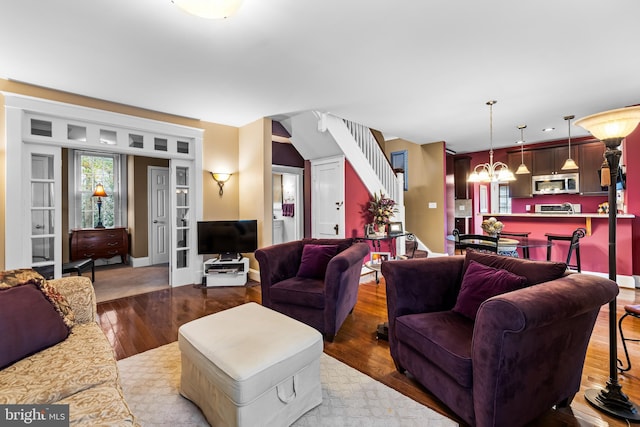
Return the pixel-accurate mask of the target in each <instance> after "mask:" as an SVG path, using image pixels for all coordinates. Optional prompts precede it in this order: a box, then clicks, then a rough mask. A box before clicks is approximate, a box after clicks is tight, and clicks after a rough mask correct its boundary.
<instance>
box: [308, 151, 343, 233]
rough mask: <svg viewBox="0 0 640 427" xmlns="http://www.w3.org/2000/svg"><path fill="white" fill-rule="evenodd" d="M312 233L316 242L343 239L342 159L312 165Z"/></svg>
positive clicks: (320, 161) (331, 159) (316, 162)
mask: <svg viewBox="0 0 640 427" xmlns="http://www.w3.org/2000/svg"><path fill="white" fill-rule="evenodd" d="M311 183H312V186H311V209H312V214H311V215H312V224H313V225H312V227H313V228H312V230H311V234H312V236H313V237H316V238H334V239H335V238H344V236H345V232H344V226H345V225H344V224H345V218H344V158H343V157H339V158H336V157H333V158H329V159H322V160H316V161H312V163H311Z"/></svg>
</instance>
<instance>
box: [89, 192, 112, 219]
mask: <svg viewBox="0 0 640 427" xmlns="http://www.w3.org/2000/svg"><path fill="white" fill-rule="evenodd" d="M91 197H97V198H98V223H97V224H96V227H95V228H104V225H103V224H102V197H108V196H107V192H106V191H104V187H103V186H102V184H98V185H96V189H95V190H94V191H93V194H92V195H91Z"/></svg>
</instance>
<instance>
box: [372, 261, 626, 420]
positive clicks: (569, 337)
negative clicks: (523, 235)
mask: <svg viewBox="0 0 640 427" xmlns="http://www.w3.org/2000/svg"><path fill="white" fill-rule="evenodd" d="M471 260H473V261H476V262H477V263H480V264H483V265H484V266H491V267H494V268H498V269H501V270H508V271H510V272H512V273H515V274H517V275H519V276H523V277H525V278H526V281H524V282H523V285H524V287H522V288H520V289H518V290H514V291H511V292H507V293H503V294H500V295H497V296H493V297H491V298H489V299H488V300H486V301H484V302H483V303H481V304H480V306H479V309H478V311H477V314H476V317H475V321H474V320H472V319H471V318H469V317H465V316H463V315H461V314H459V313H458V312H456V311H454V310H453V309H454V307H457V305H456V300H457V299H458V294H459V291H460V288H461V283H462V281H463V276H464V273H465V271H466V269H467V268H468V266H470V265H472V263H471ZM474 266H475V264H474ZM482 268H484V267H482ZM565 269H566V265H565V264H563V263H549V262H546V261H529V260H523V259H517V258H509V257H503V256H499V255H490V254H481V253H477V252H467V254H466V256H463V255H460V256H451V257H442V258H427V259H411V260H406V261H390V262H385V263H383V264H382V274H383V276H384V278H385V281H386V287H387V306H388V312H389V346H390V350H391V356H392V358H393V360H394V362H395V364H396V367H397V369H398V371H400V372H401V373H402V372H405V370H406V371H408V372H410V373H411V374H412V375H413V376H414V377H415V379H416V380H417V381H418V382H420V383H421V384H422V385H424V386H425V387H426V388H427V389H428V390H429V391H431V392H432V393H433V394H434V395H435V396H436V397H437V398H438V399H440V400H441V401H442V402H443V403H444V404H446V405H447V406H448V407H449V408H450V409H451V410H452V411H453V412H455V413H456V414H457V415H458V416H459V417H460V418H461V419H463V420H464V421H465V422H467V423H469V424H470V425H473V426H481V427H486V426H491V427H496V426H509V427H513V426H521V425H525V424H526V423H528V422H530V421H532V420H534V419H536V418H538V417H539V416H540V415H541V414H543V413H544V412H545V411H547V410H549V409H551V408H552V407H553V406H554V405H559V406H566V405H568V404H570V403H571V400H572V399H573V396H574V395H575V394H576V392H577V391H578V390H579V388H580V380H581V375H582V367H583V364H584V360H585V355H586V350H587V345H588V342H589V339H590V336H591V332H592V331H593V326H594V324H595V320H596V317H597V315H598V311H599V310H600V307H601V306H602V305H603V304H606V303H608V302H610V301H611V300H612V299H613V298H615V296H616V295H617V293H618V287H617V285H616V283H614V282H612V281H610V280H608V279H605V278H601V277H597V276H593V275H586V274H567V273H566V272H565ZM486 282H491V279H489V280H486Z"/></svg>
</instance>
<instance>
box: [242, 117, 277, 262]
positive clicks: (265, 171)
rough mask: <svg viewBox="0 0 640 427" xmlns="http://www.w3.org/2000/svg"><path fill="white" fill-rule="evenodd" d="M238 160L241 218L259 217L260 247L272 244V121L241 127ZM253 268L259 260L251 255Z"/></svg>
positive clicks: (261, 120)
mask: <svg viewBox="0 0 640 427" xmlns="http://www.w3.org/2000/svg"><path fill="white" fill-rule="evenodd" d="M238 141H239V143H238V149H239V151H240V153H242V156H240V159H239V162H238V169H239V186H240V194H241V197H240V200H239V201H240V203H239V210H240V211H239V219H257V220H258V247H264V246H268V245H270V244H271V241H272V230H271V227H272V223H273V221H272V215H273V207H272V203H271V199H272V187H271V157H272V152H271V120H270V119H260V120H257V121H255V122H253V123H250V124H248V125H246V126H243V127H241V128H240V133H239V137H238ZM250 259H251V261H250V265H251V268H253V269H255V270H257V269H258V263H257V262H256V260H255V259H254V258H253V256H251V257H250Z"/></svg>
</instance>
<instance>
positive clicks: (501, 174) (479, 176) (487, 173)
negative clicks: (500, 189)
mask: <svg viewBox="0 0 640 427" xmlns="http://www.w3.org/2000/svg"><path fill="white" fill-rule="evenodd" d="M497 102H498V101H487V105H488V106H489V144H490V150H489V163H483V164H481V165H478V166H476V167H475V168H474V169H473V172H471V174H470V175H469V179H467V181H468V182H509V181H515V180H516V177H515V176H514V175H513V172H511V171H510V170H509V166H507V165H506V164H504V163H502V162H495V163H493V106H494V104H496V103H497Z"/></svg>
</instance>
